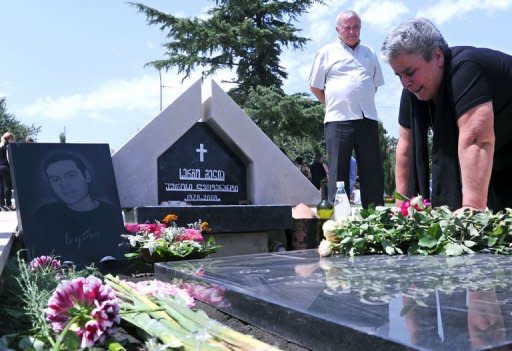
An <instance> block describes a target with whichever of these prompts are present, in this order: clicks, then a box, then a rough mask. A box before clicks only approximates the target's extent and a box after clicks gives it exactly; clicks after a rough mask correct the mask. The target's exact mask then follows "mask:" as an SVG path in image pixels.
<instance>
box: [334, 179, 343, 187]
mask: <svg viewBox="0 0 512 351" xmlns="http://www.w3.org/2000/svg"><path fill="white" fill-rule="evenodd" d="M341 187H343V188H344V187H345V182H344V181H342V180H338V181H337V182H336V188H341Z"/></svg>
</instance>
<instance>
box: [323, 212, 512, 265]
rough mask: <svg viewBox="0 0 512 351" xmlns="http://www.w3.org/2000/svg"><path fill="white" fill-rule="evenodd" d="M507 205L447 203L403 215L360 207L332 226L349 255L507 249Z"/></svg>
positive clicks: (511, 220) (511, 221)
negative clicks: (453, 207)
mask: <svg viewBox="0 0 512 351" xmlns="http://www.w3.org/2000/svg"><path fill="white" fill-rule="evenodd" d="M511 228H512V209H506V210H504V211H500V212H497V213H492V212H490V211H487V212H478V213H477V212H471V211H465V212H462V213H456V214H454V213H453V212H451V211H450V210H449V209H448V207H446V206H442V207H437V208H433V209H430V208H427V209H426V210H423V211H416V210H412V211H410V212H409V215H406V216H403V215H402V214H401V213H400V212H398V213H397V211H395V210H394V209H392V208H389V207H388V208H378V209H368V210H362V211H361V215H360V216H359V217H356V218H354V219H353V220H349V221H346V222H343V223H341V224H340V225H339V227H338V228H337V229H336V230H335V234H336V237H337V239H338V240H336V241H337V242H335V243H332V247H333V250H334V251H335V252H339V253H343V254H349V255H363V254H384V253H385V254H388V255H394V254H411V255H435V254H440V255H447V256H457V255H461V254H465V253H474V252H479V251H484V252H485V251H487V252H494V253H501V254H509V253H510V247H511V245H512V231H511Z"/></svg>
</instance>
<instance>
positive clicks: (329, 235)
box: [322, 219, 339, 242]
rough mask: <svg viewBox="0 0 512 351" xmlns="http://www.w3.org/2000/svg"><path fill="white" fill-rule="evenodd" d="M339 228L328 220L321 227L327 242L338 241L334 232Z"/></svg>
mask: <svg viewBox="0 0 512 351" xmlns="http://www.w3.org/2000/svg"><path fill="white" fill-rule="evenodd" d="M337 228H339V226H338V225H337V224H336V223H335V222H334V221H332V220H330V219H329V220H328V221H326V222H325V223H324V225H323V226H322V231H323V233H324V237H325V238H326V239H327V240H328V241H332V242H336V241H339V239H338V237H337V236H336V233H335V232H334V231H335V230H336V229H337Z"/></svg>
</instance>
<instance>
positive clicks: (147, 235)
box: [122, 214, 220, 263]
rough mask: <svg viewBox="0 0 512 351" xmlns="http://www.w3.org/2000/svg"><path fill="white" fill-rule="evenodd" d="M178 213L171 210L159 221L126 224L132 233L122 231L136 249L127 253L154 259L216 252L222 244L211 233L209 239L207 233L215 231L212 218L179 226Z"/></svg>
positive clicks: (146, 259)
mask: <svg viewBox="0 0 512 351" xmlns="http://www.w3.org/2000/svg"><path fill="white" fill-rule="evenodd" d="M177 220H178V217H177V216H176V215H174V214H169V215H167V216H165V217H164V219H163V220H162V221H161V222H159V221H155V223H147V224H126V225H125V228H126V230H127V231H128V232H129V233H130V234H124V235H122V237H123V238H125V239H127V240H128V241H129V243H130V246H131V247H132V248H134V249H135V251H136V252H130V253H128V254H126V256H127V257H142V258H143V259H144V260H145V261H147V262H150V263H153V262H158V261H171V260H179V259H192V258H203V257H206V256H207V255H209V254H211V253H213V252H216V251H217V249H218V248H219V247H220V246H219V245H216V244H215V239H214V237H213V236H210V237H209V238H208V240H205V239H204V237H203V234H206V233H209V232H211V229H210V227H209V226H208V222H205V221H201V220H198V221H197V222H194V223H191V224H188V225H187V227H179V226H178V225H177V223H176V221H177Z"/></svg>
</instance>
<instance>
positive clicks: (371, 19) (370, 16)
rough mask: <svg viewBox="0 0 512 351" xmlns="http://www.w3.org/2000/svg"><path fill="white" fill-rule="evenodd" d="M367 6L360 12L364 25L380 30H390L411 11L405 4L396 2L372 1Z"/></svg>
mask: <svg viewBox="0 0 512 351" xmlns="http://www.w3.org/2000/svg"><path fill="white" fill-rule="evenodd" d="M358 4H359V3H358ZM366 5H367V6H365V7H364V8H361V9H360V10H359V13H360V16H361V20H362V21H363V25H366V24H369V25H371V26H375V27H377V28H379V29H388V28H389V27H390V26H391V25H393V24H394V23H395V22H396V21H397V20H398V19H399V18H400V17H401V16H402V15H404V14H406V13H408V12H409V11H410V10H409V8H408V7H407V6H406V5H405V4H404V3H402V2H396V1H379V2H377V1H371V2H368V4H366Z"/></svg>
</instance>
